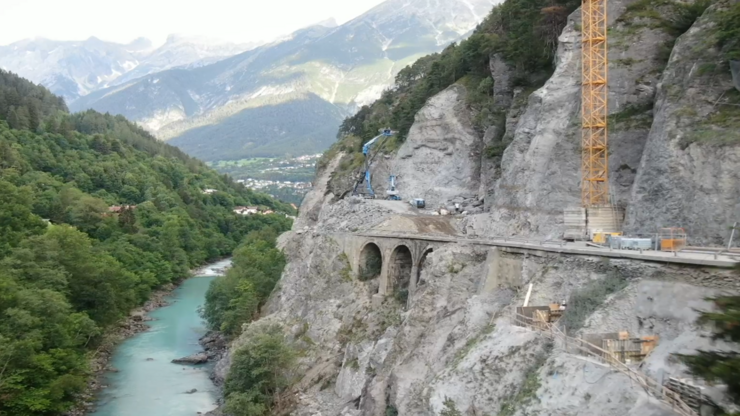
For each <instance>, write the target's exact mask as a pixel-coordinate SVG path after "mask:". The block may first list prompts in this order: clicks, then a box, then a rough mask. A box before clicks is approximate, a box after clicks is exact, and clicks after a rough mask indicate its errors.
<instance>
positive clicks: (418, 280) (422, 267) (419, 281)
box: [414, 247, 434, 287]
mask: <svg viewBox="0 0 740 416" xmlns="http://www.w3.org/2000/svg"><path fill="white" fill-rule="evenodd" d="M433 252H434V247H427V248H426V249H425V250H424V252H423V253H422V254H421V258H420V259H419V264H417V265H416V276H414V277H415V278H416V287H419V286H421V285H424V284H425V283H426V282H425V281H424V280H422V278H421V272H423V271H424V270H425V268H426V267H427V264H426V262H427V257H429V255H430V254H432V253H433Z"/></svg>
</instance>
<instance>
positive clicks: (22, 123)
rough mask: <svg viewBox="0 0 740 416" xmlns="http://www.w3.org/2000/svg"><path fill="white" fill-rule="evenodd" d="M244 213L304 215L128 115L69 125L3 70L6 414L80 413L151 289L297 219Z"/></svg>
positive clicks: (44, 96) (0, 322)
mask: <svg viewBox="0 0 740 416" xmlns="http://www.w3.org/2000/svg"><path fill="white" fill-rule="evenodd" d="M204 189H215V190H218V192H215V193H213V194H210V195H206V194H205V193H204V192H203V190H204ZM236 205H265V206H269V207H271V208H272V209H274V210H278V211H283V212H286V213H289V212H291V211H292V209H291V208H290V207H289V206H285V205H283V204H280V203H278V202H276V201H274V200H273V199H271V198H269V197H267V196H265V195H260V194H256V193H254V192H251V191H249V190H246V189H244V188H243V187H242V186H240V185H238V184H236V183H234V182H232V181H231V180H230V179H229V178H228V177H224V176H220V175H219V174H217V173H216V172H214V171H213V170H211V169H209V168H208V167H207V166H205V165H204V164H202V163H201V162H199V161H197V160H195V159H192V158H190V157H188V156H186V155H185V154H183V153H182V152H180V151H179V150H178V149H176V148H174V147H171V146H168V145H166V144H162V143H160V142H157V141H156V140H155V139H154V138H153V137H151V136H150V135H149V134H147V133H146V132H144V131H143V130H141V129H140V128H139V127H137V126H135V125H134V124H132V123H129V122H128V121H126V120H125V119H124V118H122V117H113V116H110V115H103V114H99V113H96V112H93V111H88V112H85V113H80V114H74V115H70V114H68V113H67V109H66V106H65V105H64V102H63V100H61V99H59V98H57V97H54V96H53V95H51V94H50V93H49V92H48V91H47V90H46V89H44V88H41V87H37V86H35V85H33V84H31V83H30V82H28V81H26V80H23V79H21V78H19V77H17V76H15V75H13V74H10V73H8V72H4V71H0V415H13V416H37V415H57V414H61V413H64V412H65V411H67V410H68V409H69V408H70V407H71V406H72V405H73V404H74V403H75V400H76V396H77V395H78V393H80V392H81V391H82V390H83V389H84V388H85V386H86V384H87V378H88V377H89V375H90V374H89V371H88V370H89V369H88V366H87V356H88V354H92V352H93V351H95V349H96V348H97V347H98V346H99V345H100V343H101V341H102V334H103V333H104V332H105V331H106V330H107V329H109V328H111V327H113V326H114V325H115V324H116V323H117V322H118V321H119V320H120V319H121V318H123V317H124V316H126V315H128V313H129V312H130V310H131V309H132V308H134V307H135V306H137V305H139V304H141V303H142V302H144V301H145V300H146V299H147V298H148V296H149V294H150V292H151V290H152V289H154V288H157V287H159V286H162V285H164V284H168V283H171V282H177V281H178V280H180V279H183V278H185V277H187V276H188V274H189V270H190V269H191V268H192V267H194V266H197V265H201V264H203V263H205V262H207V261H211V260H215V259H219V258H222V257H224V256H226V255H229V254H230V253H231V252H232V250H233V249H234V248H235V247H236V245H237V244H238V243H239V242H240V241H241V240H242V239H243V237H244V236H245V235H247V234H248V233H249V232H250V231H253V230H257V229H261V228H264V227H265V226H266V225H273V224H278V225H279V226H280V227H282V228H284V227H285V226H286V225H285V224H286V222H289V220H287V219H286V218H285V217H284V216H279V215H273V216H259V217H249V218H247V217H241V216H238V215H236V214H234V213H233V208H234V206H236ZM45 220H46V221H45ZM258 289H262V288H258Z"/></svg>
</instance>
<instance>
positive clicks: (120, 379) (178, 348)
mask: <svg viewBox="0 0 740 416" xmlns="http://www.w3.org/2000/svg"><path fill="white" fill-rule="evenodd" d="M228 264H229V261H223V262H219V263H216V264H214V265H211V266H209V267H207V268H204V269H201V270H199V271H198V273H197V274H198V275H199V277H193V278H191V279H188V280H186V281H185V282H184V283H183V284H182V285H181V286H180V287H179V288H177V289H176V290H175V291H174V292H173V293H172V296H170V297H169V298H168V301H169V303H170V305H169V306H166V307H164V308H160V309H158V310H156V311H154V312H152V313H150V314H149V316H151V317H152V318H154V319H155V320H154V321H151V322H148V324H149V325H150V326H151V329H150V330H149V331H147V332H143V333H141V334H138V335H136V336H134V337H132V338H129V339H128V340H126V341H124V342H123V343H121V345H120V346H118V348H117V349H116V351H115V353H114V354H113V359H112V361H111V363H110V365H112V366H113V367H115V368H116V369H118V370H119V371H118V372H117V373H109V374H108V375H107V376H106V381H105V384H106V385H107V386H108V387H107V388H106V389H104V390H103V391H102V392H101V393H100V394H99V396H98V403H97V410H96V411H95V412H94V413H92V415H93V416H193V415H196V414H197V413H198V412H201V413H206V412H209V411H211V410H213V409H215V408H216V399H217V391H216V388H215V386H214V385H213V383H211V380H210V379H209V378H208V372H209V371H210V367H209V366H183V365H178V364H172V363H171V362H170V361H172V360H173V359H176V358H180V357H185V356H188V355H191V354H195V353H197V352H199V351H202V348H201V347H200V345H199V344H198V339H199V338H200V337H201V336H203V334H204V333H205V332H206V327H205V322H203V320H202V319H201V318H200V316H199V315H198V308H199V307H200V306H202V305H203V303H204V301H205V294H206V291H207V290H208V285H210V283H211V282H212V281H213V279H215V276H217V275H219V274H220V269H222V268H223V267H225V266H227V265H228ZM193 389H196V390H197V391H196V392H195V393H192V394H188V393H186V392H189V391H191V390H193Z"/></svg>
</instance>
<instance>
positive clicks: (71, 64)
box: [0, 35, 257, 103]
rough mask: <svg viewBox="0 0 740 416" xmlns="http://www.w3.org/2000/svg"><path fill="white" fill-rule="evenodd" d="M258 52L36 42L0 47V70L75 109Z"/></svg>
mask: <svg viewBox="0 0 740 416" xmlns="http://www.w3.org/2000/svg"><path fill="white" fill-rule="evenodd" d="M255 46H257V44H239V45H237V44H233V43H224V42H218V41H214V40H209V39H203V38H196V37H186V36H180V35H170V36H169V37H168V38H167V41H166V42H165V43H164V45H162V46H160V47H158V48H154V47H153V46H152V43H151V41H149V40H148V39H145V38H139V39H136V40H134V41H133V42H131V43H129V44H126V45H124V44H119V43H114V42H106V41H103V40H100V39H98V38H96V37H91V38H89V39H87V40H84V41H56V40H49V39H44V38H36V39H26V40H21V41H18V42H15V43H12V44H10V45H7V46H0V68H2V69H5V70H7V71H11V72H15V73H18V74H20V75H22V76H23V77H25V78H28V79H29V80H31V81H33V82H36V83H40V84H43V85H44V86H45V87H47V88H49V89H50V90H51V91H52V92H53V93H55V94H57V95H60V96H62V97H64V99H65V100H66V101H67V102H68V103H72V102H74V101H75V100H77V99H78V98H80V97H82V96H84V95H87V94H89V93H91V92H93V91H96V90H99V89H101V88H106V87H108V86H111V85H117V84H119V83H122V82H126V81H130V80H132V79H135V78H139V77H142V76H145V75H147V74H150V73H153V72H158V71H164V70H167V69H170V68H175V67H188V66H202V65H206V64H208V63H212V62H215V61H218V60H220V59H223V58H226V57H229V56H233V55H235V54H238V53H240V52H244V51H246V50H249V49H252V48H254V47H255Z"/></svg>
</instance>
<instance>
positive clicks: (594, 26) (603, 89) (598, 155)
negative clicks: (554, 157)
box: [581, 0, 609, 208]
mask: <svg viewBox="0 0 740 416" xmlns="http://www.w3.org/2000/svg"><path fill="white" fill-rule="evenodd" d="M606 2H607V0H583V3H582V6H581V17H582V20H583V22H582V26H583V31H582V33H583V44H582V51H583V58H582V71H583V72H582V87H581V88H582V98H581V100H582V102H581V111H582V129H583V131H582V134H583V136H582V140H583V141H582V152H583V154H582V167H581V172H582V175H583V178H582V186H583V188H582V194H581V198H582V201H583V206H584V207H586V208H589V207H596V206H608V205H609V154H608V151H607V149H608V147H607V145H608V143H607V134H608V131H607V116H608V105H607V99H608V89H607V78H608V61H607V44H606V40H607V36H606Z"/></svg>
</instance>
